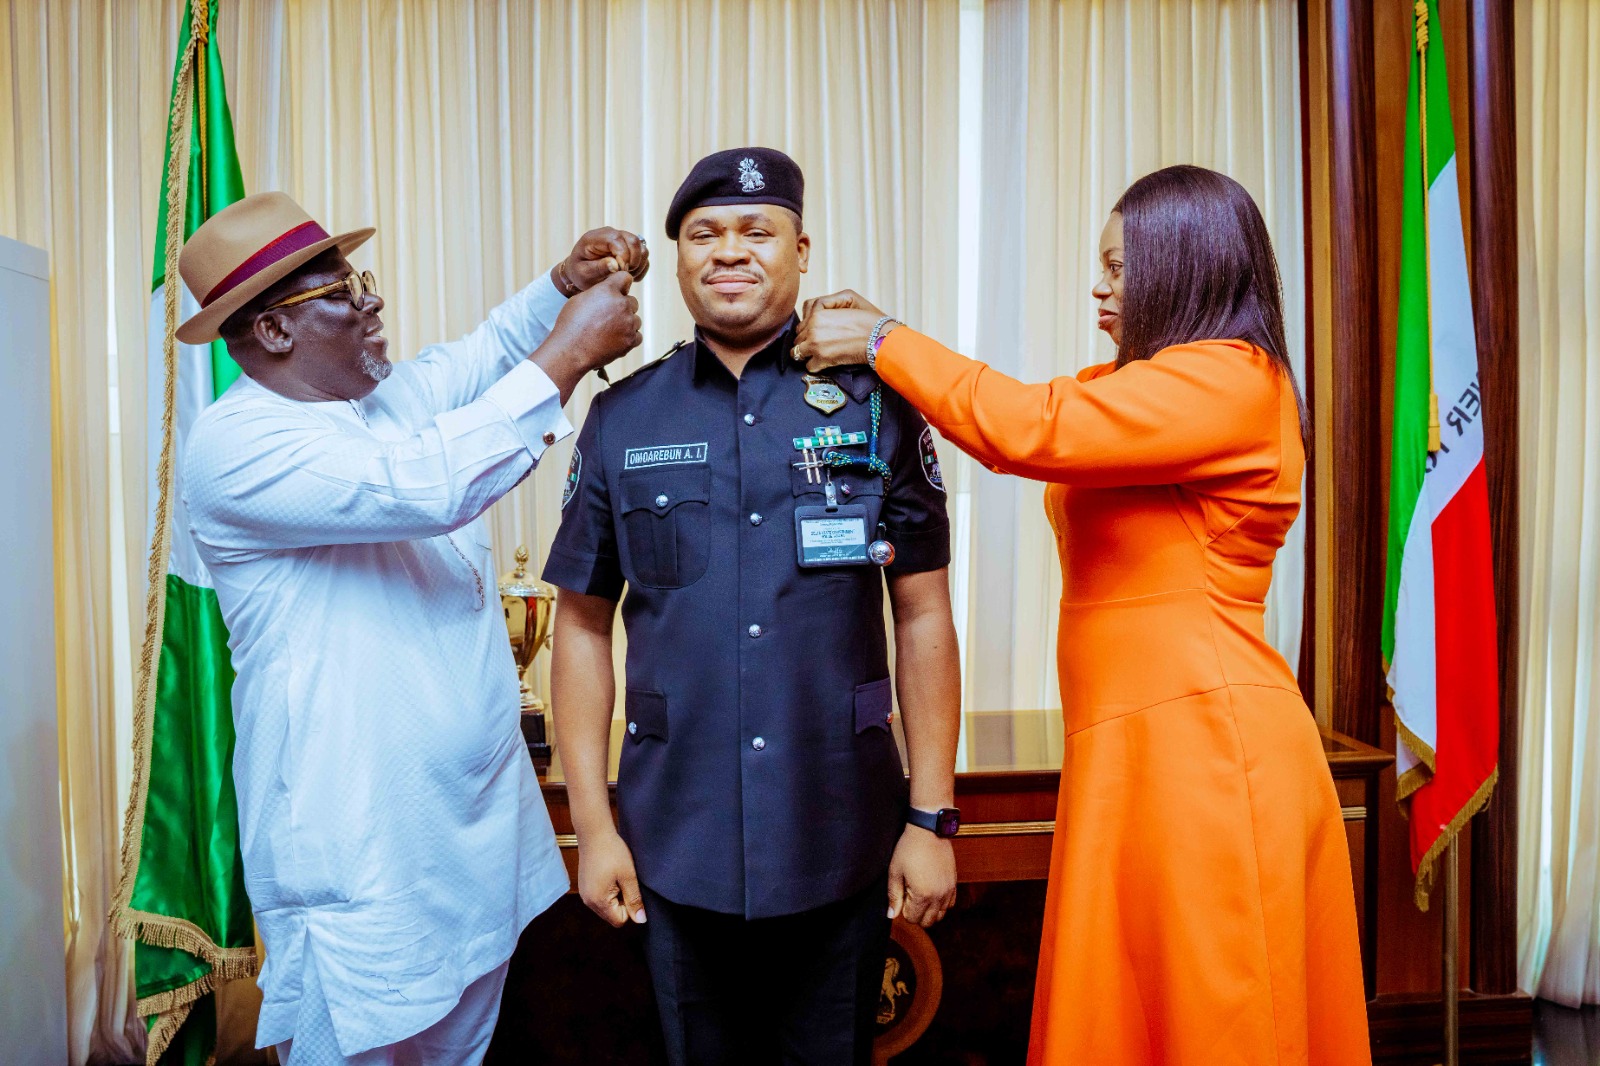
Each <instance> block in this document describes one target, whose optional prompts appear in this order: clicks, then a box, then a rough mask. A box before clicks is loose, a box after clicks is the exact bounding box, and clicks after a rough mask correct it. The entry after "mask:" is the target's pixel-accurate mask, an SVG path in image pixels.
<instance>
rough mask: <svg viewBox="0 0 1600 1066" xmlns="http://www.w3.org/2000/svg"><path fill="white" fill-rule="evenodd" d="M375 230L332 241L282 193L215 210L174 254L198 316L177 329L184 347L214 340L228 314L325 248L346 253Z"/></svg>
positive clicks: (258, 195) (262, 194)
mask: <svg viewBox="0 0 1600 1066" xmlns="http://www.w3.org/2000/svg"><path fill="white" fill-rule="evenodd" d="M376 232H377V231H376V230H375V229H373V228H372V227H371V226H368V227H366V228H365V229H358V230H351V231H350V232H349V233H341V234H339V235H338V236H336V237H331V236H329V235H328V231H327V230H325V229H323V228H322V227H321V226H319V225H317V223H316V221H315V220H314V219H313V218H312V217H311V216H310V215H308V214H306V211H305V208H303V207H301V206H300V205H299V204H297V203H295V202H294V201H293V200H291V199H289V197H287V196H285V195H284V194H283V193H281V192H258V193H256V194H255V195H254V196H246V197H245V198H244V199H243V200H240V201H238V202H237V203H234V204H230V205H229V206H227V207H225V208H223V209H222V210H221V211H218V212H217V213H216V214H215V215H212V216H211V217H210V218H208V219H206V221H205V222H204V223H203V224H202V225H201V226H200V228H199V229H197V230H195V231H194V234H193V235H192V236H191V237H190V238H189V239H188V241H187V242H185V243H184V246H183V251H182V253H181V254H180V255H179V256H178V273H179V274H181V275H183V283H184V284H185V285H187V286H189V291H190V292H191V293H193V294H194V298H195V299H196V300H199V301H200V313H199V314H197V315H195V316H194V317H193V318H191V319H189V320H188V321H187V322H185V323H184V324H183V325H181V326H179V327H178V339H179V340H180V341H182V342H183V343H185V344H204V343H205V342H207V341H213V340H216V339H217V337H218V336H219V335H220V334H219V330H220V329H221V328H222V324H223V323H224V322H226V321H227V320H228V316H229V315H231V314H233V313H234V312H235V311H237V310H239V308H241V307H243V306H244V305H245V304H247V303H249V302H250V301H251V300H252V299H254V298H255V297H256V296H259V295H260V294H261V293H263V292H265V291H266V290H267V289H268V288H269V287H270V286H272V285H273V284H274V283H276V282H278V281H279V280H281V279H282V278H284V277H287V276H288V275H289V274H290V273H292V272H293V271H294V270H296V269H297V268H298V267H300V266H301V264H303V263H307V262H309V261H310V260H312V259H315V258H316V257H317V256H319V255H321V254H322V253H323V252H325V251H327V250H328V249H329V248H337V249H339V251H340V252H342V253H344V254H346V255H348V254H349V253H351V252H353V251H355V250H356V249H357V248H359V247H361V246H362V245H363V244H365V243H366V241H367V238H368V237H371V236H372V235H373V234H374V233H376Z"/></svg>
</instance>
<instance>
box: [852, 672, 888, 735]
mask: <svg viewBox="0 0 1600 1066" xmlns="http://www.w3.org/2000/svg"><path fill="white" fill-rule="evenodd" d="M893 718H894V691H893V690H892V689H891V688H890V687H889V679H888V678H887V677H886V678H884V679H883V680H882V681H869V682H867V683H866V684H865V685H857V686H856V732H857V733H865V732H866V731H867V730H869V729H881V730H883V731H884V732H886V733H887V732H888V731H889V722H890V720H891V719H893Z"/></svg>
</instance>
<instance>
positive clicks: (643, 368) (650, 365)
mask: <svg viewBox="0 0 1600 1066" xmlns="http://www.w3.org/2000/svg"><path fill="white" fill-rule="evenodd" d="M688 343H689V342H688V341H686V340H682V341H678V342H677V343H676V344H674V345H673V346H672V347H670V348H668V349H667V350H666V351H665V352H663V353H662V354H661V356H660V357H659V358H656V359H652V360H650V361H649V362H648V363H645V364H644V365H643V366H641V367H639V369H637V370H634V371H632V372H631V373H628V374H625V375H623V376H622V377H620V378H618V379H617V380H615V381H613V382H610V384H611V385H620V384H622V383H623V382H624V381H627V380H628V379H629V378H631V377H634V376H635V375H638V374H642V373H644V372H645V371H646V370H652V369H654V368H656V367H658V366H660V365H661V364H662V363H665V362H666V361H667V360H668V359H671V358H672V356H673V354H674V353H675V352H677V351H678V349H680V348H682V347H684V346H685V345H687V344H688Z"/></svg>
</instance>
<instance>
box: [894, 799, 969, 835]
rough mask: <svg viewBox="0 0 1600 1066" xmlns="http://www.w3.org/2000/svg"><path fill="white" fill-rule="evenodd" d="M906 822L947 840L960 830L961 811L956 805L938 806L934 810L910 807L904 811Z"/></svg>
mask: <svg viewBox="0 0 1600 1066" xmlns="http://www.w3.org/2000/svg"><path fill="white" fill-rule="evenodd" d="M906 823H907V824H908V825H914V826H916V827H917V828H918V829H926V830H927V831H928V832H930V833H932V834H933V835H934V836H936V837H944V838H945V839H947V840H948V839H949V838H950V837H953V836H955V835H956V834H957V833H959V832H961V811H960V809H959V808H956V807H940V808H939V809H938V810H936V811H920V810H918V809H917V808H915V807H911V808H908V809H907V811H906Z"/></svg>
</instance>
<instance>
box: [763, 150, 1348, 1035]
mask: <svg viewBox="0 0 1600 1066" xmlns="http://www.w3.org/2000/svg"><path fill="white" fill-rule="evenodd" d="M1100 255H1101V260H1102V263H1103V267H1104V273H1103V274H1102V276H1101V279H1100V283H1099V284H1098V285H1096V286H1095V289H1094V296H1095V297H1096V299H1098V300H1099V303H1100V309H1099V310H1100V328H1102V329H1104V330H1106V331H1107V332H1109V333H1110V334H1111V337H1112V340H1113V341H1115V342H1116V344H1117V349H1118V355H1117V359H1116V361H1115V362H1114V363H1109V364H1106V365H1103V366H1095V367H1090V368H1089V369H1087V370H1085V371H1083V372H1082V373H1080V374H1079V375H1077V377H1076V378H1058V379H1056V380H1054V381H1051V382H1049V383H1047V384H1039V385H1029V384H1023V383H1021V382H1018V381H1016V380H1014V379H1012V378H1009V377H1006V376H1005V375H1004V374H1001V373H998V372H997V371H995V370H993V369H991V368H989V367H988V366H985V365H984V364H983V363H980V362H977V361H975V360H972V359H968V358H966V357H965V356H962V355H958V354H957V353H955V352H952V351H950V350H949V349H947V348H945V347H943V346H942V345H940V344H938V343H936V342H935V341H933V340H930V339H929V338H927V337H925V336H922V335H921V334H918V333H916V332H915V331H913V330H912V329H910V328H909V327H906V326H898V328H896V324H895V323H893V322H888V323H882V324H881V325H880V321H879V320H880V319H881V318H882V317H883V316H882V314H881V313H880V312H879V311H878V309H877V308H875V307H872V306H871V305H870V304H868V303H867V302H866V301H865V300H863V299H862V298H861V297H859V296H857V295H856V294H854V293H850V292H845V293H840V294H837V295H835V296H832V297H823V298H822V299H820V300H815V301H812V302H811V304H809V305H808V306H807V308H806V320H805V323H804V325H803V327H802V329H801V331H800V335H799V338H798V340H797V342H796V344H795V358H796V359H799V360H802V361H805V362H807V365H808V367H809V368H810V369H811V370H813V371H815V370H820V369H823V368H826V367H828V366H835V365H840V364H845V363H860V362H865V361H868V360H867V359H866V358H865V357H866V352H867V349H868V347H869V343H871V339H872V334H873V332H874V329H875V328H876V329H877V331H878V332H879V335H880V336H879V339H878V340H877V343H876V348H875V358H874V360H872V361H873V362H874V363H875V366H876V369H877V372H878V374H879V376H880V377H881V378H882V380H883V381H884V383H885V384H887V385H888V386H889V387H891V388H893V389H895V390H896V391H897V392H899V393H900V394H901V395H902V396H904V397H905V398H906V399H907V400H909V401H910V402H911V403H912V404H914V405H915V406H916V407H917V408H918V409H919V410H920V411H921V412H922V413H923V415H925V416H926V417H927V419H928V421H929V422H931V423H932V424H933V425H934V426H936V427H937V428H938V429H939V431H940V432H941V433H942V434H943V435H944V436H945V437H946V438H947V439H949V440H951V441H952V442H954V443H955V444H956V445H958V446H959V447H961V448H962V449H963V450H965V451H966V452H968V453H969V454H971V455H972V456H974V457H975V458H976V459H978V460H979V461H980V462H982V463H984V464H985V465H986V466H989V467H991V468H993V469H996V470H999V471H1001V472H1005V473H1011V474H1016V475H1019V476H1022V477H1028V478H1034V479H1036V480H1039V481H1044V482H1047V483H1048V486H1049V487H1048V488H1047V489H1046V492H1045V509H1046V511H1047V512H1048V514H1049V517H1050V522H1051V525H1052V527H1053V528H1054V530H1055V534H1056V545H1057V550H1058V552H1059V554H1060V557H1061V568H1062V597H1061V627H1060V637H1059V647H1058V652H1057V655H1058V661H1059V666H1060V677H1061V703H1062V708H1063V714H1064V716H1065V719H1066V745H1065V752H1064V756H1063V764H1062V769H1061V792H1060V799H1059V805H1058V809H1057V814H1056V833H1055V842H1054V846H1053V849H1052V853H1051V861H1050V886H1049V892H1048V896H1047V900H1046V905H1045V906H1046V913H1045V926H1044V940H1043V943H1042V944H1041V946H1040V952H1039V972H1038V982H1037V986H1036V988H1035V994H1034V1006H1033V1029H1032V1035H1031V1039H1030V1048H1029V1056H1028V1059H1029V1062H1030V1063H1048V1064H1051V1066H1055V1064H1063V1066H1065V1064H1072V1066H1077V1064H1085V1066H1101V1064H1105V1066H1132V1064H1141V1063H1174V1064H1177V1063H1182V1064H1186V1066H1187V1064H1193V1066H1228V1064H1239V1066H1246V1064H1248V1066H1263V1064H1268V1063H1272V1064H1288V1063H1297V1064H1298V1063H1314V1064H1318V1066H1323V1064H1327V1066H1347V1064H1352V1063H1359V1064H1366V1063H1369V1062H1370V1061H1371V1056H1370V1051H1369V1048H1368V1042H1367V1017H1366V1002H1365V995H1364V992H1363V987H1362V974H1361V958H1360V948H1359V945H1358V941H1357V933H1356V915H1355V895H1354V891H1353V889H1352V885H1351V878H1350V860H1349V854H1348V852H1347V850H1346V844H1345V831H1344V825H1343V821H1342V819H1341V815H1340V810H1339V801H1338V798H1337V796H1336V795H1335V793H1334V787H1333V780H1332V778H1331V776H1330V775H1329V772H1328V764H1327V760H1326V758H1325V756H1324V754H1323V749H1322V744H1321V741H1320V738H1319V736H1318V733H1317V728H1316V724H1315V722H1314V721H1313V719H1312V716H1311V714H1310V712H1309V711H1308V709H1307V707H1306V704H1305V701H1304V700H1303V699H1302V698H1301V696H1300V690H1299V688H1298V686H1297V685H1296V683H1295V677H1294V674H1293V673H1291V672H1290V670H1289V667H1288V665H1287V664H1286V663H1285V662H1284V660H1283V658H1282V656H1280V655H1279V654H1278V653H1277V652H1276V651H1275V650H1273V648H1272V646H1271V645H1270V644H1268V643H1267V641H1266V638H1265V635H1264V631H1263V625H1262V617H1263V611H1264V606H1263V599H1264V597H1265V596H1266V592H1267V585H1268V583H1269V582H1270V580H1271V578H1272V562H1273V558H1274V556H1275V555H1276V554H1277V551H1278V548H1279V547H1280V546H1282V544H1283V539H1284V535H1285V534H1286V533H1287V532H1288V529H1289V525H1290V523H1291V522H1293V521H1294V518H1295V515H1296V513H1297V512H1298V511H1299V509H1300V475H1301V471H1302V469H1303V467H1304V465H1305V449H1304V444H1303V441H1304V434H1305V412H1304V404H1303V401H1302V400H1301V398H1300V394H1299V390H1298V389H1297V387H1296V385H1295V381H1294V376H1293V374H1292V372H1291V371H1290V369H1289V364H1288V361H1287V346H1286V345H1285V343H1284V334H1283V317H1282V313H1281V310H1280V307H1281V296H1280V292H1279V282H1278V270H1277V262H1276V260H1275V259H1274V257H1273V254H1272V247H1271V243H1270V241H1269V240H1268V237H1267V231H1266V226H1265V224H1264V223H1263V221H1262V219H1261V214H1260V212H1259V211H1258V210H1257V209H1256V206H1255V203H1254V202H1253V201H1252V200H1251V199H1250V196H1249V194H1248V193H1246V192H1245V190H1244V189H1243V188H1242V187H1241V186H1240V185H1239V184H1238V183H1237V182H1235V181H1233V180H1232V179H1230V178H1227V177H1225V176H1223V175H1221V174H1217V173H1215V172H1213V171H1209V170H1202V169H1200V168H1198V167H1172V168H1168V169H1166V170H1162V171H1158V172H1156V173H1154V174H1151V175H1149V176H1147V177H1145V178H1142V179H1140V180H1139V181H1138V182H1136V183H1134V184H1133V185H1132V186H1131V187H1130V188H1129V189H1128V190H1127V192H1126V193H1124V194H1123V196H1122V198H1121V200H1120V201H1119V202H1118V203H1117V206H1116V208H1115V209H1114V210H1113V213H1112V215H1111V218H1110V220H1109V221H1108V223H1107V224H1106V228H1105V232H1104V235H1103V236H1102V238H1101V249H1100ZM891 533H892V531H891Z"/></svg>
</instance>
